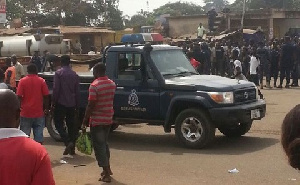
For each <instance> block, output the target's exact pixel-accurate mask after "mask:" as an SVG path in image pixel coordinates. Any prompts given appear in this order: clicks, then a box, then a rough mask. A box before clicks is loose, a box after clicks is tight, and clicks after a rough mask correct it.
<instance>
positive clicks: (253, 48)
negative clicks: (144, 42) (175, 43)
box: [180, 36, 300, 89]
mask: <svg viewBox="0 0 300 185" xmlns="http://www.w3.org/2000/svg"><path fill="white" fill-rule="evenodd" d="M180 46H181V47H182V48H183V51H184V52H185V53H186V55H187V57H188V58H189V59H191V58H194V59H196V60H197V61H199V62H200V64H201V65H199V67H197V71H198V72H199V73H200V74H206V75H209V74H213V75H220V76H226V77H229V78H234V75H235V74H234V68H235V67H234V61H233V58H232V53H233V51H234V50H237V51H238V53H239V60H240V61H241V63H242V73H243V74H244V75H245V76H246V77H247V78H248V79H249V78H250V59H251V56H255V57H256V58H257V59H258V60H259V65H258V67H257V75H258V79H259V82H258V84H256V85H259V86H260V88H261V89H263V88H264V87H266V88H272V86H271V84H270V83H271V78H273V87H276V88H282V87H283V82H284V80H286V82H285V87H286V88H289V87H290V86H292V87H297V86H299V84H298V78H299V63H300V40H299V38H298V37H295V38H293V39H292V38H291V37H289V36H286V37H284V38H282V39H272V40H271V41H270V42H268V43H267V42H265V41H261V42H257V43H255V42H254V41H252V40H250V41H249V42H248V41H244V43H243V45H242V46H239V44H238V43H237V42H231V41H230V40H221V41H217V42H215V41H212V42H200V43H199V44H198V42H197V44H194V43H192V44H187V43H183V44H182V45H180ZM278 78H279V85H278V84H277V82H278ZM291 79H292V83H291ZM264 81H265V83H264Z"/></svg>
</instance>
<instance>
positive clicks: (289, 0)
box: [230, 0, 300, 10]
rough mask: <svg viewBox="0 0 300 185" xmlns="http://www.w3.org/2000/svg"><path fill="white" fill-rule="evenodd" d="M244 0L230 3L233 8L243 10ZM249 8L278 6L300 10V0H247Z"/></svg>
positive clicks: (279, 7)
mask: <svg viewBox="0 0 300 185" xmlns="http://www.w3.org/2000/svg"><path fill="white" fill-rule="evenodd" d="M243 1H244V0H236V1H235V2H234V3H233V4H231V5H230V9H231V10H242V7H243ZM246 7H247V9H261V8H278V9H288V10H300V1H299V0H247V1H246Z"/></svg>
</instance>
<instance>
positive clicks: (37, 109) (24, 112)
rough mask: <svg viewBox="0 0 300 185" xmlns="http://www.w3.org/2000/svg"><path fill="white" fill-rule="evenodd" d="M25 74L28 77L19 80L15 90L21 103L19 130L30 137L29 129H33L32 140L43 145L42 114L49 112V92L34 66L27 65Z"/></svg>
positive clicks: (43, 123) (43, 124)
mask: <svg viewBox="0 0 300 185" xmlns="http://www.w3.org/2000/svg"><path fill="white" fill-rule="evenodd" d="M27 72H28V75H27V76H26V77H24V78H22V79H21V80H20V82H19V85H18V90H17V95H18V96H19V99H20V101H21V126H20V129H21V130H22V131H23V132H25V134H27V135H28V136H30V132H31V128H33V135H34V140H35V141H37V142H39V143H43V140H44V138H43V130H44V127H45V117H44V112H45V113H48V112H49V102H48V101H49V98H48V95H49V91H48V87H47V85H46V82H45V80H44V79H42V78H40V77H38V75H37V72H38V70H37V67H36V66H35V65H34V64H29V65H28V67H27ZM43 104H44V105H45V111H44V110H43Z"/></svg>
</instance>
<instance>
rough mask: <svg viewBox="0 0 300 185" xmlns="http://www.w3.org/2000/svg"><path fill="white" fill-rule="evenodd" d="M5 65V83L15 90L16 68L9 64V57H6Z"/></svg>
mask: <svg viewBox="0 0 300 185" xmlns="http://www.w3.org/2000/svg"><path fill="white" fill-rule="evenodd" d="M5 63H6V66H7V67H8V68H7V69H6V71H5V80H4V82H5V83H6V84H9V85H10V87H11V89H12V90H13V91H16V68H15V66H12V65H11V59H10V58H6V61H5Z"/></svg>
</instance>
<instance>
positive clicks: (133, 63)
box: [117, 53, 142, 80]
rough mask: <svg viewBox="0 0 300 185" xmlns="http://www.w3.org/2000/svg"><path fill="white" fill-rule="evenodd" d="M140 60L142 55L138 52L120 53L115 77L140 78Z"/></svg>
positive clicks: (121, 78) (125, 78) (123, 78)
mask: <svg viewBox="0 0 300 185" xmlns="http://www.w3.org/2000/svg"><path fill="white" fill-rule="evenodd" d="M141 61H142V56H141V54H139V53H120V54H119V55H118V72H117V79H120V80H137V78H141Z"/></svg>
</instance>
